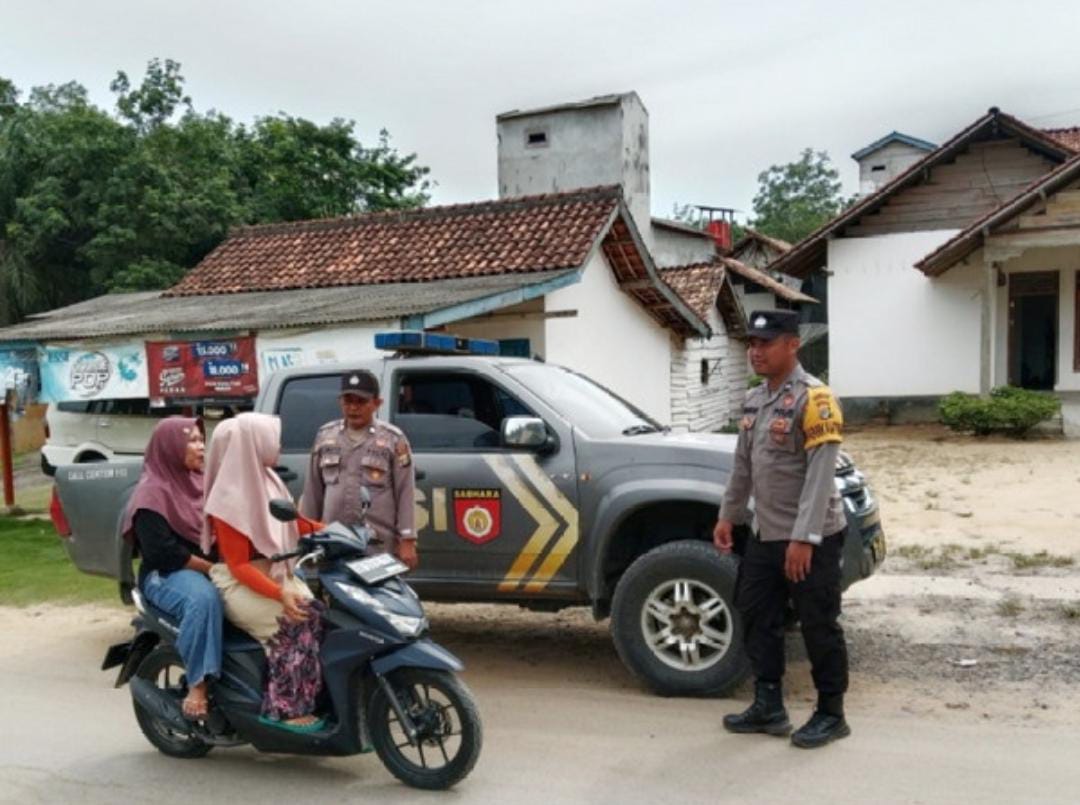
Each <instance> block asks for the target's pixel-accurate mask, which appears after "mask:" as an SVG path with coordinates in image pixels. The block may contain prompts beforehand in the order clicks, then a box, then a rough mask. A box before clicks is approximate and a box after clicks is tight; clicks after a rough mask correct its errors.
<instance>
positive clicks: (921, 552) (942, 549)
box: [893, 543, 963, 570]
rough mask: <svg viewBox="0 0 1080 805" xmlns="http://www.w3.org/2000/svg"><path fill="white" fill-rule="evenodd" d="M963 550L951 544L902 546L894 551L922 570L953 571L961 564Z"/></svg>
mask: <svg viewBox="0 0 1080 805" xmlns="http://www.w3.org/2000/svg"><path fill="white" fill-rule="evenodd" d="M961 551H963V548H961V547H960V546H959V545H955V544H953V543H949V544H947V545H941V546H938V547H933V548H931V547H927V546H926V545H901V546H900V547H899V548H897V549H896V550H894V551H893V553H894V554H895V555H896V556H899V557H900V558H902V559H907V560H909V561H911V562H914V563H915V565H916V566H918V567H919V568H920V569H922V570H951V569H953V568H955V567H956V566H957V565H958V564H959V563H958V562H957V558H958V557H959V555H960V553H961Z"/></svg>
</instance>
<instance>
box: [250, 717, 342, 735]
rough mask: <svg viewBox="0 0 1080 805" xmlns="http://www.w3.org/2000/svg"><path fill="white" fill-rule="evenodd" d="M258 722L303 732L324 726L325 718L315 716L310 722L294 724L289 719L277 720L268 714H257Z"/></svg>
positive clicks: (316, 729) (315, 730)
mask: <svg viewBox="0 0 1080 805" xmlns="http://www.w3.org/2000/svg"><path fill="white" fill-rule="evenodd" d="M259 723H260V724H266V725H267V726H268V727H278V728H279V729H283V730H288V731H289V732H298V733H300V734H304V733H308V732H318V731H319V730H321V729H322V728H323V727H325V726H326V719H325V718H317V719H315V720H314V721H312V722H311V723H310V724H295V723H292V722H289V721H279V720H278V719H276V718H270V717H269V716H259Z"/></svg>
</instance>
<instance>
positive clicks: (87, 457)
mask: <svg viewBox="0 0 1080 805" xmlns="http://www.w3.org/2000/svg"><path fill="white" fill-rule="evenodd" d="M105 460H106V458H105V456H103V455H101V453H83V454H82V455H81V456H79V457H78V458H77V459H75V463H76V464H100V463H101V462H103V461H105Z"/></svg>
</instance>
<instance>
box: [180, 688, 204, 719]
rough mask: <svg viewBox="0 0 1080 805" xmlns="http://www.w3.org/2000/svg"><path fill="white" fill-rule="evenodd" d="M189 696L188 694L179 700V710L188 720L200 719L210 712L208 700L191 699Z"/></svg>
mask: <svg viewBox="0 0 1080 805" xmlns="http://www.w3.org/2000/svg"><path fill="white" fill-rule="evenodd" d="M189 697H190V694H189V696H185V697H184V700H183V701H182V702H180V712H181V713H183V715H184V718H186V719H187V720H188V721H202V720H203V719H204V718H206V716H207V713H209V712H210V702H209V701H207V700H206V699H205V698H202V699H191V698H189Z"/></svg>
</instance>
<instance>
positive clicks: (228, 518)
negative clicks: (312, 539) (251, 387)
mask: <svg viewBox="0 0 1080 805" xmlns="http://www.w3.org/2000/svg"><path fill="white" fill-rule="evenodd" d="M280 440H281V420H280V419H278V418H277V417H276V416H270V415H267V414H253V413H245V414H240V415H239V416H237V417H235V418H234V419H230V420H227V421H225V422H223V423H222V424H220V425H219V426H218V427H217V429H216V430H215V431H214V438H213V441H211V443H210V453H209V456H208V458H207V466H206V502H205V506H204V513H205V522H204V524H203V531H202V544H203V545H204V546H209V545H211V544H213V543H214V542H215V541H216V543H217V545H218V550H219V551H220V553H221V558H222V559H223V560H224V564H219V565H215V566H214V568H213V570H212V571H211V574H210V578H211V579H212V580H213V582H214V584H215V585H216V586H217V588H218V590H219V591H220V592H221V598H222V601H223V602H224V605H225V614H226V615H227V616H228V618H229V620H230V621H232V622H233V623H234V624H236V625H237V626H239V627H240V628H242V629H244V630H245V631H246V632H248V633H249V634H250V635H251V636H252V637H254V638H255V639H256V640H258V641H259V642H261V643H262V644H263V646H264V647H265V648H267V649H268V650H270V649H273V648H274V647H275V637H277V636H279V633H281V632H287V631H289V626H290V625H296V624H302V623H306V622H310V620H311V619H312V613H311V612H310V611H309V602H310V600H311V597H312V596H311V591H310V590H309V589H308V587H307V585H305V584H304V583H303V582H302V581H300V580H299V579H298V578H296V577H295V576H294V575H293V573H292V569H293V565H294V562H293V561H288V562H271V561H270V557H271V556H273V555H275V554H281V553H288V552H289V551H292V550H295V548H296V545H297V542H298V541H299V539H300V534H301V533H309V532H311V531H313V530H315V529H316V528H318V527H319V526H320V525H321V524H319V523H316V522H313V521H310V520H304V519H301V520H300V521H299V522H298V523H282V522H280V521H278V520H276V519H274V518H273V517H272V516H271V515H270V508H269V504H270V501H271V500H273V499H274V498H286V499H288V498H289V497H290V496H289V490H288V488H287V487H286V486H285V484H284V483H283V482H282V481H281V479H280V478H279V477H278V476H277V473H275V472H274V471H273V467H274V465H275V464H276V463H277V460H278V456H279V455H280V453H281V446H280ZM273 659H274V656H273V653H272V652H271V668H273V667H274V663H273ZM316 661H317V660H316ZM314 673H315V675H316V679H315V680H313V684H317V682H318V669H317V668H315V670H314ZM273 685H274V680H273V679H271V680H270V686H271V688H273ZM311 690H313V691H314V692H312V693H310V695H308V696H305V697H304V699H305V705H303V706H295V705H294V706H293V707H285V708H277V707H275V708H274V711H275V712H278V714H279V715H280V711H282V710H283V711H284V712H285V714H286V715H287V716H288V717H286V718H279V719H272V720H274V721H275V723H278V724H279V725H280V726H284V727H286V728H288V729H293V730H296V731H311V730H316V729H319V728H320V727H321V726H322V721H321V720H318V719H316V718H315V717H314V716H313V715H311V711H310V709H309V708H310V707H311V706H313V704H314V702H313V699H314V693H317V688H309V691H311ZM298 707H299V709H300V710H303V711H304V712H296V709H298ZM264 710H266V708H265V707H264Z"/></svg>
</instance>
